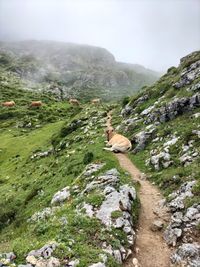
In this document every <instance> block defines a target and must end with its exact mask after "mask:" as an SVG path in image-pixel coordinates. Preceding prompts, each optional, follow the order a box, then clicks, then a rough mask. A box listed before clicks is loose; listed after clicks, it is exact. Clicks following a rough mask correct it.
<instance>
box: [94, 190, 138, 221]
mask: <svg viewBox="0 0 200 267" xmlns="http://www.w3.org/2000/svg"><path fill="white" fill-rule="evenodd" d="M135 199H136V192H135V188H133V187H129V186H128V185H123V186H120V189H119V192H118V191H116V190H113V191H112V192H111V193H110V194H108V195H106V199H105V200H104V201H103V203H102V205H101V207H100V209H99V210H98V212H97V214H96V217H97V218H99V219H100V220H101V221H102V223H104V224H105V225H107V226H111V225H112V219H111V214H112V212H113V211H117V210H119V211H120V210H126V211H130V210H131V203H132V201H133V200H135Z"/></svg>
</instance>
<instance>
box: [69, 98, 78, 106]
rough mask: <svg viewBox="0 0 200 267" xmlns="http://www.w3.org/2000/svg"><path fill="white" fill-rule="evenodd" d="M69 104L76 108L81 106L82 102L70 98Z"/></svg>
mask: <svg viewBox="0 0 200 267" xmlns="http://www.w3.org/2000/svg"><path fill="white" fill-rule="evenodd" d="M69 103H70V104H72V105H75V106H79V105H80V102H79V101H78V100H77V99H76V98H70V100H69Z"/></svg>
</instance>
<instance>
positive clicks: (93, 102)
mask: <svg viewBox="0 0 200 267" xmlns="http://www.w3.org/2000/svg"><path fill="white" fill-rule="evenodd" d="M91 103H92V104H93V105H98V104H100V103H101V100H100V99H99V98H95V99H92V100H91Z"/></svg>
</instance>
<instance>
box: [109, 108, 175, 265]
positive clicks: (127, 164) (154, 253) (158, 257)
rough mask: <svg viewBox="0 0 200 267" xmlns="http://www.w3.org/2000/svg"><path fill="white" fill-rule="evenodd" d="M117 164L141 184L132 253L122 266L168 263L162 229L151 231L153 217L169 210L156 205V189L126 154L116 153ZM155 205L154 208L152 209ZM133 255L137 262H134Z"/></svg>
mask: <svg viewBox="0 0 200 267" xmlns="http://www.w3.org/2000/svg"><path fill="white" fill-rule="evenodd" d="M111 121H112V115H111V112H109V113H108V117H107V124H106V126H107V127H109V126H111V125H112V124H111ZM115 156H116V157H117V159H118V161H119V164H120V166H121V167H122V168H123V169H124V170H126V171H127V172H129V173H130V175H131V176H132V178H133V180H134V181H139V183H140V185H141V187H140V191H139V199H140V203H141V209H140V216H139V222H138V228H137V232H136V233H137V239H136V244H135V246H134V248H133V255H132V257H130V258H129V259H128V260H127V262H126V263H125V264H124V266H125V267H134V266H135V267H136V266H137V267H170V266H171V265H170V254H171V250H170V249H169V248H168V246H167V244H166V243H165V241H164V240H163V237H162V232H160V231H152V230H151V227H152V224H153V222H154V221H155V220H158V219H159V220H161V221H163V222H166V221H168V219H169V216H170V214H169V213H167V211H166V210H164V209H158V203H159V202H160V201H162V199H163V198H162V195H161V193H160V192H159V190H158V189H157V188H156V187H155V186H153V185H152V184H151V183H150V182H149V181H147V180H144V179H142V178H143V175H142V173H141V172H140V170H138V169H137V167H136V166H134V164H133V163H132V161H131V160H130V159H129V158H128V156H127V155H126V154H122V153H116V154H115ZM156 209H157V210H156ZM135 258H136V259H137V260H138V263H139V264H138V265H135V264H134V262H135Z"/></svg>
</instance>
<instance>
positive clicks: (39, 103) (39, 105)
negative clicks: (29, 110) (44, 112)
mask: <svg viewBox="0 0 200 267" xmlns="http://www.w3.org/2000/svg"><path fill="white" fill-rule="evenodd" d="M41 106H42V101H32V102H31V104H30V107H41Z"/></svg>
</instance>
